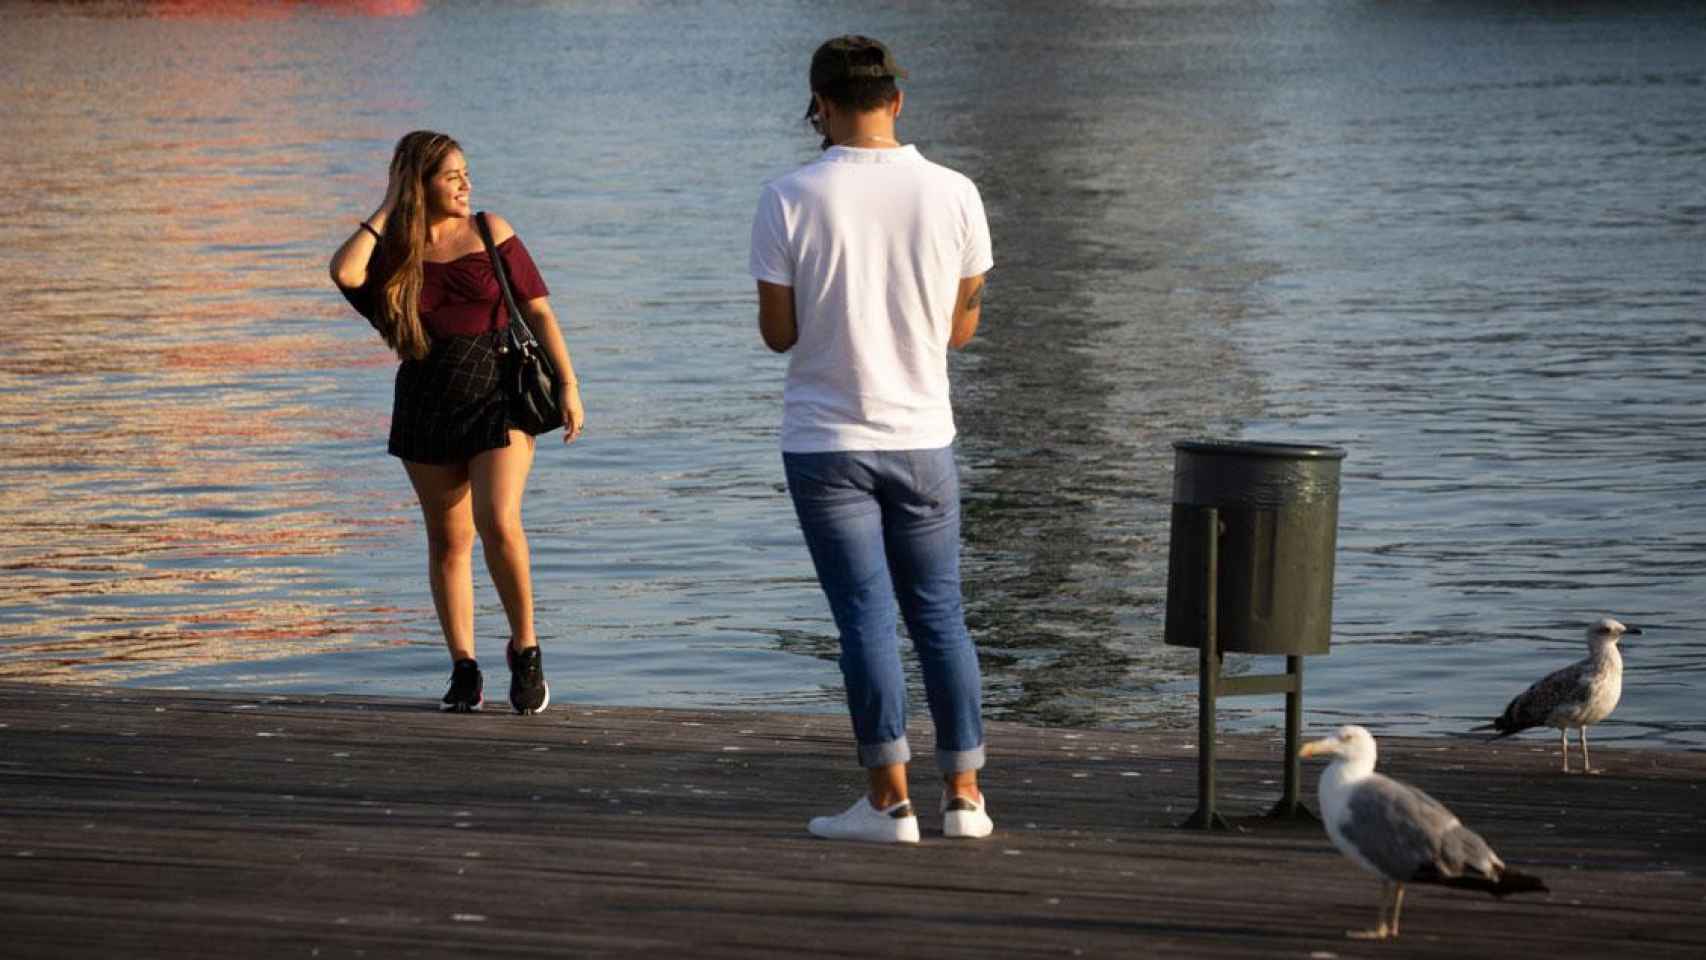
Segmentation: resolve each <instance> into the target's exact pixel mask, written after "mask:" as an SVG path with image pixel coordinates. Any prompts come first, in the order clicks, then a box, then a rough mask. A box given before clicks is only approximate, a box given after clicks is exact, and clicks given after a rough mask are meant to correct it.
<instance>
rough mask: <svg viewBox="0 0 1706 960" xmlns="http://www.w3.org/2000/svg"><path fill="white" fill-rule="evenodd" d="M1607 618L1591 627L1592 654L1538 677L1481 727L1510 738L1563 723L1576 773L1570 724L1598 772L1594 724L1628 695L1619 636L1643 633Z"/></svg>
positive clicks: (1566, 751) (1565, 747)
mask: <svg viewBox="0 0 1706 960" xmlns="http://www.w3.org/2000/svg"><path fill="white" fill-rule="evenodd" d="M1640 632H1641V631H1640V630H1639V629H1638V628H1636V627H1626V626H1624V625H1623V624H1621V623H1618V622H1617V621H1616V620H1613V619H1611V618H1610V617H1606V618H1605V619H1603V620H1601V621H1599V622H1598V623H1596V624H1594V625H1593V626H1591V627H1589V628H1588V655H1587V658H1586V659H1583V660H1577V661H1576V662H1575V663H1572V664H1570V665H1569V666H1567V667H1564V668H1563V669H1561V670H1555V671H1553V672H1552V673H1549V674H1547V675H1546V676H1544V677H1541V678H1540V679H1539V680H1536V681H1535V682H1534V685H1533V686H1531V687H1529V688H1528V689H1527V690H1524V691H1523V692H1522V693H1520V694H1518V695H1517V697H1516V699H1514V700H1512V701H1511V702H1510V706H1507V707H1505V712H1504V715H1503V716H1501V717H1499V719H1497V720H1494V721H1493V722H1492V723H1489V724H1484V725H1482V726H1479V727H1475V728H1474V729H1476V730H1497V731H1498V733H1497V734H1496V735H1495V737H1508V736H1510V735H1511V734H1513V733H1518V732H1520V731H1523V730H1527V729H1528V728H1530V727H1557V728H1558V734H1559V736H1560V737H1562V738H1563V742H1562V746H1561V750H1562V752H1563V755H1564V772H1565V773H1569V772H1570V728H1571V727H1580V728H1581V731H1582V772H1583V773H1598V772H1599V771H1598V770H1595V769H1594V768H1593V766H1592V764H1590V763H1588V727H1590V726H1592V725H1593V724H1596V723H1598V722H1600V721H1601V720H1604V719H1605V718H1606V717H1609V716H1611V711H1612V710H1614V709H1616V708H1617V701H1618V699H1619V698H1620V697H1622V696H1623V656H1622V654H1620V653H1618V652H1617V638H1619V637H1621V636H1623V635H1624V634H1625V633H1640Z"/></svg>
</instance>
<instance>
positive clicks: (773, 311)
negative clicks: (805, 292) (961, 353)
mask: <svg viewBox="0 0 1706 960" xmlns="http://www.w3.org/2000/svg"><path fill="white" fill-rule="evenodd" d="M972 325H973V326H974V327H975V326H976V325H977V321H976V320H975V319H974V320H973V321H972ZM758 333H759V335H760V336H762V337H763V338H764V345H765V346H767V347H769V348H770V349H772V350H774V351H776V352H777V353H787V352H788V350H789V348H791V347H793V345H794V343H795V341H797V340H799V339H800V331H799V328H798V327H796V326H795V325H794V288H793V287H784V286H782V285H781V284H778V283H765V282H764V281H763V280H760V281H758Z"/></svg>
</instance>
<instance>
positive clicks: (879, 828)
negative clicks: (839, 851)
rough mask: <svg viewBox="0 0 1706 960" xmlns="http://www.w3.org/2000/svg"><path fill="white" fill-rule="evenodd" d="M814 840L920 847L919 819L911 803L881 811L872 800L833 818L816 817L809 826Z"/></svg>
mask: <svg viewBox="0 0 1706 960" xmlns="http://www.w3.org/2000/svg"><path fill="white" fill-rule="evenodd" d="M806 829H807V830H810V831H811V833H812V836H815V837H822V838H824V839H825V840H864V841H867V842H870V843H917V842H918V817H917V816H916V815H915V814H914V813H913V812H912V803H911V802H910V801H907V800H902V801H901V802H899V803H897V804H895V805H894V806H892V807H889V808H888V809H887V810H878V809H877V808H876V807H873V806H871V799H870V798H869V797H860V798H859V799H858V801H857V802H855V803H854V804H853V805H852V806H851V807H848V808H847V809H846V810H843V811H842V812H841V813H838V814H836V815H835V816H833V817H813V818H812V820H811V823H808V824H806Z"/></svg>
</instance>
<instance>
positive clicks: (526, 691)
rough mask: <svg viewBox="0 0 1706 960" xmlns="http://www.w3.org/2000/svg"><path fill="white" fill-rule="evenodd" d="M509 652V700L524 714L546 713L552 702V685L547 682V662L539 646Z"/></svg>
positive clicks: (510, 649) (518, 711) (516, 710)
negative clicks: (544, 661) (545, 662)
mask: <svg viewBox="0 0 1706 960" xmlns="http://www.w3.org/2000/svg"><path fill="white" fill-rule="evenodd" d="M508 653H509V702H510V706H512V707H515V712H516V713H519V714H521V715H522V716H527V715H528V714H531V713H544V712H545V708H546V707H547V706H549V705H550V703H551V685H550V684H548V683H546V682H545V664H544V663H543V660H542V658H541V656H540V654H539V647H538V646H531V647H528V648H527V649H526V650H521V651H517V650H516V649H515V648H513V647H511V648H509V650H508Z"/></svg>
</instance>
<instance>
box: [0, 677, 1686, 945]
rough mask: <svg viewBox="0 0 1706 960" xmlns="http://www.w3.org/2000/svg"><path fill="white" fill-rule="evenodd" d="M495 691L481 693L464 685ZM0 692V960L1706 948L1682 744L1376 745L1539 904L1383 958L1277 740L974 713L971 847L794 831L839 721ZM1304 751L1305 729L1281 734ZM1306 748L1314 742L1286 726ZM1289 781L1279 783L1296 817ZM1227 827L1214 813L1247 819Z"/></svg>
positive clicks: (923, 781)
mask: <svg viewBox="0 0 1706 960" xmlns="http://www.w3.org/2000/svg"><path fill="white" fill-rule="evenodd" d="M493 692H496V693H501V691H493ZM488 706H489V708H490V709H489V712H486V713H483V714H475V715H472V716H447V715H441V714H439V713H437V712H436V711H435V710H433V709H432V708H431V705H430V704H429V703H420V702H414V701H400V700H391V699H378V698H360V697H328V698H317V697H301V696H287V697H279V696H239V695H229V694H207V693H188V692H160V691H139V690H123V689H97V688H78V687H63V686H34V685H27V684H0V811H3V819H0V918H3V920H0V927H3V929H0V946H3V950H0V952H3V953H4V955H5V956H6V957H10V958H24V957H44V958H46V957H52V958H65V957H168V956H169V957H173V958H189V957H210V958H211V957H217V958H240V957H416V956H420V957H428V956H431V957H437V956H456V957H484V956H499V957H604V956H612V957H615V956H638V955H644V956H649V957H654V958H656V957H662V958H670V957H692V958H701V957H878V956H886V957H896V958H928V957H1032V956H1036V957H1140V956H1180V957H1264V958H1268V957H1298V958H1316V960H1334V958H1349V957H1381V956H1389V957H1399V956H1402V957H1412V956H1413V957H1440V958H1452V960H1457V958H1462V957H1478V956H1486V957H1492V956H1499V957H1546V956H1556V957H1562V956H1571V957H1575V956H1620V957H1623V958H1627V960H1635V958H1641V960H1645V958H1654V957H1690V958H1693V957H1700V956H1706V817H1703V815H1706V754H1701V753H1694V752H1680V751H1678V752H1671V751H1665V752H1659V751H1638V750H1617V749H1610V748H1605V747H1595V748H1594V753H1593V756H1594V760H1595V761H1596V763H1597V764H1599V765H1600V766H1601V767H1603V768H1604V769H1605V771H1606V772H1605V773H1604V774H1603V775H1601V776H1581V775H1571V776H1565V775H1563V774H1561V773H1560V772H1558V770H1557V753H1556V751H1557V744H1556V741H1555V739H1553V738H1551V737H1548V736H1543V735H1537V736H1534V737H1533V738H1532V739H1530V738H1520V739H1517V740H1514V741H1508V740H1507V741H1503V742H1500V743H1497V744H1491V745H1489V744H1486V743H1483V742H1479V741H1471V740H1467V739H1463V740H1457V739H1396V738H1394V739H1387V740H1382V741H1381V749H1382V754H1381V769H1383V770H1385V771H1387V772H1389V773H1391V774H1393V775H1395V776H1398V777H1400V778H1403V779H1406V780H1409V781H1411V782H1413V783H1415V784H1417V785H1419V786H1421V787H1423V788H1424V789H1426V790H1428V791H1429V792H1431V793H1433V794H1434V795H1435V796H1437V797H1438V798H1440V799H1441V800H1443V801H1444V802H1445V803H1447V804H1448V805H1450V806H1451V807H1452V808H1454V809H1455V810H1456V811H1457V813H1458V814H1459V816H1461V817H1462V818H1463V820H1464V821H1465V822H1466V823H1468V824H1469V826H1471V827H1473V828H1475V829H1477V830H1478V831H1479V832H1481V833H1482V834H1483V835H1484V836H1486V837H1487V839H1488V840H1489V841H1490V842H1491V843H1492V844H1493V846H1494V848H1495V849H1497V850H1498V851H1499V852H1500V853H1501V854H1502V855H1503V856H1504V857H1505V859H1506V860H1508V861H1509V862H1510V863H1511V864H1512V865H1513V866H1520V867H1521V868H1522V869H1524V870H1525V871H1528V872H1532V873H1536V874H1539V875H1540V876H1542V877H1543V878H1544V879H1545V880H1546V881H1547V883H1548V884H1550V886H1551V890H1552V892H1551V893H1550V894H1548V895H1539V896H1525V897H1519V898H1512V899H1510V900H1507V901H1503V902H1500V901H1496V900H1493V899H1491V898H1489V897H1486V896H1484V895H1476V894H1470V893H1465V892H1457V891H1448V890H1440V889H1435V888H1423V887H1418V888H1414V889H1412V891H1411V893H1410V896H1409V897H1408V898H1407V899H1406V901H1405V912H1404V926H1403V937H1402V939H1400V940H1398V941H1396V942H1387V943H1366V942H1359V941H1351V940H1347V939H1346V938H1345V937H1344V931H1345V930H1346V929H1347V928H1353V927H1355V928H1361V927H1366V926H1369V925H1371V924H1372V923H1373V920H1374V913H1375V903H1376V893H1377V885H1376V883H1375V881H1374V880H1373V879H1372V878H1370V877H1369V876H1367V875H1365V874H1363V873H1362V872H1361V871H1359V870H1358V869H1357V868H1355V867H1354V866H1352V865H1351V864H1350V863H1349V862H1348V861H1346V860H1345V859H1343V858H1342V857H1341V856H1340V855H1339V854H1338V853H1337V851H1335V850H1334V849H1333V848H1332V847H1331V845H1330V844H1329V843H1328V841H1327V839H1326V836H1325V835H1324V834H1323V833H1322V831H1321V828H1320V827H1319V826H1318V825H1311V824H1296V823H1281V822H1272V821H1265V820H1261V819H1259V818H1258V817H1257V815H1258V814H1259V813H1260V812H1261V811H1263V810H1265V809H1267V807H1268V806H1270V805H1271V804H1272V802H1273V800H1274V799H1275V798H1276V797H1277V796H1278V793H1279V790H1280V786H1279V780H1280V774H1281V766H1280V756H1279V752H1280V746H1279V741H1280V737H1279V731H1277V730H1276V731H1275V732H1274V734H1273V735H1272V736H1268V735H1243V736H1228V737H1225V738H1224V739H1223V740H1222V742H1221V747H1220V758H1221V761H1220V768H1219V770H1220V774H1219V779H1220V806H1221V809H1222V811H1223V812H1225V813H1226V814H1228V815H1229V816H1230V817H1231V818H1232V819H1233V823H1234V825H1235V827H1236V829H1234V830H1232V831H1229V832H1201V831H1187V830H1182V829H1179V828H1177V827H1176V826H1175V824H1177V823H1178V822H1179V821H1181V820H1183V819H1184V818H1185V817H1186V816H1187V815H1188V814H1189V813H1190V812H1191V811H1192V810H1193V809H1194V807H1195V802H1196V797H1195V789H1196V768H1195V757H1196V752H1195V750H1196V745H1195V743H1194V736H1195V733H1194V730H1193V731H1185V730H1180V731H1153V732H1124V731H1120V732H1115V731H1101V730H1061V729H1038V728H1033V727H1026V726H1019V725H1013V724H1000V723H997V724H992V725H991V727H990V729H989V745H990V757H991V763H990V767H989V769H988V770H987V771H986V773H985V781H984V782H985V789H986V790H987V791H988V796H989V799H990V810H991V813H992V814H993V816H994V818H995V821H996V834H995V836H994V837H992V838H990V839H989V840H986V841H981V842H966V841H949V840H945V839H943V838H942V837H941V835H940V832H939V824H940V820H939V818H938V817H937V816H936V814H935V800H936V796H937V788H936V786H935V782H934V775H933V773H932V771H933V766H932V765H931V761H930V757H929V755H928V752H927V750H926V749H923V748H927V746H928V744H929V742H930V738H929V733H928V729H927V727H923V728H921V729H918V730H915V731H914V734H913V740H914V744H915V746H916V747H919V748H921V749H920V754H921V755H920V756H919V757H918V761H919V762H918V763H917V764H916V765H915V767H914V771H913V772H914V778H913V789H914V792H915V802H917V803H918V805H919V807H920V811H921V813H922V817H921V821H920V822H921V825H922V826H923V828H924V833H925V837H924V842H923V843H922V844H920V845H919V846H917V847H906V848H897V847H886V846H869V845H862V844H848V843H829V842H825V841H820V840H815V839H813V838H811V837H810V836H808V835H807V834H806V833H805V830H804V825H805V821H806V820H807V819H808V818H809V817H810V816H812V815H814V814H819V813H826V812H831V811H834V810H837V809H839V808H840V807H842V806H844V805H845V804H846V803H848V802H849V801H850V800H851V799H852V798H853V797H854V796H855V795H856V794H857V791H858V789H859V784H860V777H859V775H858V772H857V770H855V769H854V768H853V764H852V749H851V744H850V735H849V733H848V729H847V723H846V720H845V719H844V718H843V717H840V716H801V715H795V714H784V713H744V712H712V711H695V710H657V709H607V708H596V709H595V708H582V707H579V706H576V705H575V704H572V703H562V704H556V705H553V707H552V709H551V710H550V711H549V712H547V713H546V714H544V715H542V716H538V717H525V718H524V717H517V716H513V715H511V714H510V713H509V711H508V709H507V705H504V704H502V703H501V701H498V702H489V703H488ZM1308 732H1310V731H1306V733H1308ZM1315 732H1316V733H1320V732H1324V731H1315ZM1319 770H1320V767H1319V765H1309V766H1306V767H1305V775H1304V787H1305V796H1306V799H1307V800H1308V802H1309V805H1310V806H1311V807H1313V806H1314V798H1313V791H1314V783H1315V777H1316V776H1317V774H1318V773H1319ZM1241 815H1242V816H1241Z"/></svg>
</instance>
